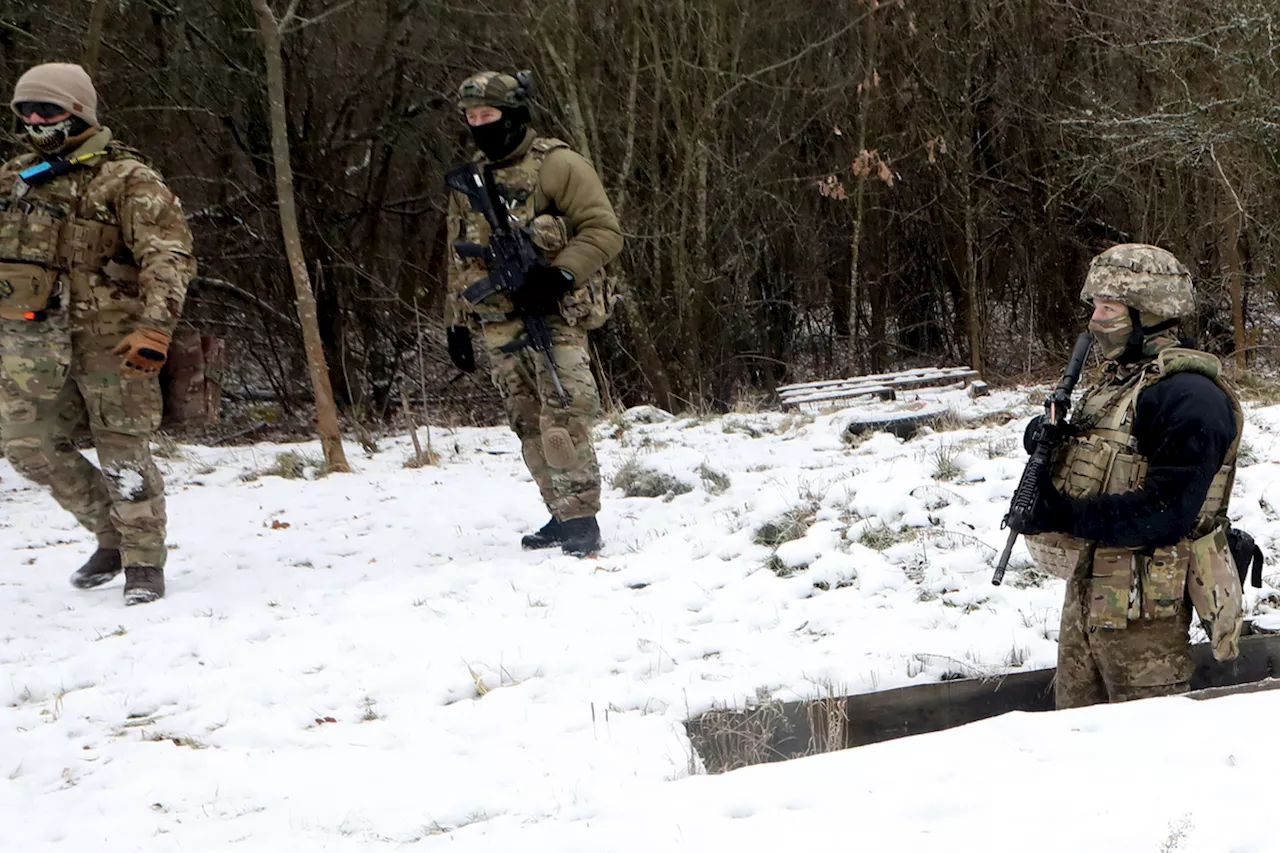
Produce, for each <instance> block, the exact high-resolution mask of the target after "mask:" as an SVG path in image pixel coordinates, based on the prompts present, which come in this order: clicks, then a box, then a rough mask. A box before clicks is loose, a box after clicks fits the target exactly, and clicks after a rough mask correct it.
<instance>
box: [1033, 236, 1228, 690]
mask: <svg viewBox="0 0 1280 853" xmlns="http://www.w3.org/2000/svg"><path fill="white" fill-rule="evenodd" d="M1081 297H1082V298H1083V299H1084V300H1085V301H1086V302H1087V303H1089V304H1091V305H1092V306H1093V317H1092V319H1091V321H1090V323H1089V330H1090V332H1091V333H1092V335H1093V337H1094V341H1095V345H1096V346H1097V348H1098V350H1099V351H1100V352H1101V355H1102V359H1103V360H1102V363H1101V366H1100V367H1099V369H1098V373H1097V375H1096V377H1095V381H1094V382H1093V384H1092V385H1091V387H1090V388H1089V389H1088V391H1087V392H1086V393H1085V394H1084V396H1083V397H1082V398H1081V400H1080V402H1079V404H1078V405H1077V406H1076V410H1075V412H1073V413H1072V416H1071V424H1072V434H1071V437H1070V438H1069V439H1068V440H1067V441H1066V442H1064V444H1063V446H1062V447H1061V448H1060V450H1059V455H1058V456H1057V457H1056V459H1055V460H1054V465H1053V471H1052V475H1051V476H1052V480H1051V482H1045V483H1042V484H1041V489H1040V491H1041V497H1040V501H1039V502H1038V503H1037V505H1036V509H1035V512H1034V516H1033V518H1032V524H1031V526H1030V528H1029V529H1028V531H1027V532H1028V533H1029V534H1034V535H1030V536H1029V537H1028V539H1027V547H1028V549H1029V550H1030V551H1031V554H1032V556H1033V557H1034V558H1035V560H1036V563H1037V565H1038V566H1039V567H1040V568H1041V569H1043V570H1044V571H1047V572H1049V573H1051V574H1054V575H1057V576H1058V577H1062V578H1065V579H1066V581H1067V590H1066V598H1065V600H1064V602H1063V606H1062V625H1061V630H1060V633H1059V637H1058V674H1057V679H1056V682H1055V688H1056V695H1057V706H1058V707H1059V708H1072V707H1077V706H1081V705H1091V704H1096V703H1100V702H1107V701H1111V702H1120V701H1125V700H1129V699H1141V698H1144V697H1148V696H1163V695H1169V694H1174V693H1182V692H1185V691H1186V690H1187V689H1188V687H1189V684H1190V680H1191V674H1192V670H1193V666H1192V662H1191V651H1190V641H1189V637H1188V628H1189V626H1190V623H1191V609H1192V608H1193V607H1194V609H1195V610H1196V612H1197V613H1198V614H1199V615H1200V619H1201V623H1202V625H1203V626H1204V628H1205V630H1206V631H1207V633H1208V634H1209V639H1210V642H1211V644H1212V647H1213V653H1214V656H1215V657H1216V658H1217V659H1219V660H1228V659H1230V658H1233V657H1235V656H1236V654H1237V653H1238V651H1239V638H1240V631H1241V627H1242V609H1241V599H1242V590H1241V586H1240V578H1239V575H1238V574H1237V572H1236V569H1235V565H1234V563H1233V562H1232V558H1231V553H1230V550H1229V548H1228V544H1227V531H1228V522H1227V503H1228V501H1229V499H1230V497H1231V486H1232V482H1233V480H1234V478H1235V464H1236V451H1237V450H1238V448H1239V445H1240V435H1241V432H1242V430H1243V428H1244V416H1243V413H1242V411H1241V409H1240V404H1239V402H1238V400H1237V399H1236V396H1235V394H1234V392H1233V391H1232V390H1231V388H1230V387H1229V386H1228V385H1227V384H1226V383H1225V382H1224V381H1223V379H1222V378H1221V376H1220V372H1221V370H1220V367H1221V366H1220V364H1219V362H1218V359H1217V358H1215V357H1214V356H1212V355H1209V354H1208V353H1204V352H1200V351H1198V350H1195V349H1191V348H1189V345H1188V346H1184V345H1182V344H1181V343H1180V342H1179V340H1178V337H1177V325H1178V321H1179V319H1180V318H1182V317H1185V316H1187V315H1188V314H1190V313H1191V312H1192V311H1193V310H1194V307H1195V294H1194V291H1193V288H1192V282H1191V276H1190V275H1189V274H1188V272H1187V270H1186V268H1185V267H1184V266H1183V265H1182V264H1181V263H1179V262H1178V260H1177V258H1175V257H1174V256H1173V255H1172V254H1170V253H1169V252H1167V251H1165V250H1164V249H1160V248H1158V247H1156V246H1148V245H1141V244H1129V243H1126V244H1123V245H1118V246H1113V247H1111V248H1110V249H1107V250H1106V251H1105V252H1103V253H1102V254H1100V255H1098V256H1097V257H1096V258H1094V259H1093V261H1092V263H1091V264H1090V266H1089V273H1088V276H1087V277H1086V279H1085V285H1084V290H1083V292H1082V293H1081ZM1028 435H1030V430H1029V431H1028Z"/></svg>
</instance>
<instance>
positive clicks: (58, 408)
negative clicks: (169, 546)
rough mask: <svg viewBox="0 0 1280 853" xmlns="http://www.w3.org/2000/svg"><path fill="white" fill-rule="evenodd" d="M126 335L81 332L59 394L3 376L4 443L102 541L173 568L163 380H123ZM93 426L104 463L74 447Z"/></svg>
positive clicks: (0, 429)
mask: <svg viewBox="0 0 1280 853" xmlns="http://www.w3.org/2000/svg"><path fill="white" fill-rule="evenodd" d="M118 341H119V338H116V337H112V338H111V339H102V338H100V337H94V336H88V335H80V334H77V335H76V336H75V338H74V339H73V344H72V347H71V352H72V355H71V366H70V371H69V375H68V377H67V379H66V381H65V382H63V384H62V386H61V389H60V390H58V391H57V393H56V396H52V397H49V396H35V395H32V394H29V393H27V392H25V391H24V390H23V389H22V388H21V387H19V385H18V383H17V382H15V381H14V380H13V378H11V376H10V375H9V374H8V372H4V373H0V443H2V444H3V446H4V455H5V458H7V459H8V460H9V462H10V463H11V464H12V465H13V467H14V468H15V469H17V470H18V472H19V473H20V474H22V475H23V476H25V477H26V478H27V479H29V480H31V481H33V482H35V483H38V484H40V485H42V486H48V487H49V488H50V489H51V490H52V492H53V497H54V499H55V500H57V502H58V503H59V504H60V505H61V506H62V508H63V509H65V510H67V511H68V512H70V513H71V514H72V515H74V516H75V517H76V520H77V521H79V522H80V524H81V525H82V526H83V527H84V528H85V529H86V530H89V531H90V532H92V533H93V534H94V535H95V536H96V537H97V538H98V545H99V546H100V547H103V548H119V549H120V552H121V554H120V556H121V561H122V562H123V563H124V565H126V566H153V567H156V568H163V567H164V563H165V556H166V554H167V551H166V549H165V542H164V539H165V522H166V517H165V505H164V480H163V478H162V477H161V475H160V471H159V469H157V468H156V465H155V462H154V460H153V459H152V458H151V434H152V433H153V432H154V431H155V429H156V428H157V427H158V426H159V425H160V415H161V408H162V403H161V397H160V384H159V380H158V379H156V378H155V377H152V378H149V379H127V380H126V379H122V378H121V377H120V374H119V370H120V356H118V355H112V354H111V348H112V347H113V346H115V344H116V343H117V342H118ZM2 345H3V342H0V346H2ZM86 426H87V427H88V431H89V434H90V436H91V437H92V439H93V445H94V447H95V449H96V450H97V452H98V463H99V464H100V465H101V466H102V467H101V469H99V468H96V467H94V465H93V464H92V463H91V462H89V460H88V459H86V458H85V457H84V456H82V455H81V454H80V453H79V451H77V450H76V449H75V447H74V446H72V443H71V437H72V434H73V433H75V432H76V431H77V430H82V429H83V428H84V427H86Z"/></svg>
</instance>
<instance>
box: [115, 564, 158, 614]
mask: <svg viewBox="0 0 1280 853" xmlns="http://www.w3.org/2000/svg"><path fill="white" fill-rule="evenodd" d="M158 598H164V569H157V568H155V567H154V566H126V567H125V570H124V603H125V605H133V604H146V603H147V602H149V601H155V600H156V599H158Z"/></svg>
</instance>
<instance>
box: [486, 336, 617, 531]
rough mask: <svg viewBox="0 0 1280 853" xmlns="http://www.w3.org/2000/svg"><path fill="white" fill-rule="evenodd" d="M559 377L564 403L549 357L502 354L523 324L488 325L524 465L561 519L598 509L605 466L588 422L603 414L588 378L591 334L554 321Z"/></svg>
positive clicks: (498, 381)
mask: <svg viewBox="0 0 1280 853" xmlns="http://www.w3.org/2000/svg"><path fill="white" fill-rule="evenodd" d="M548 322H549V324H550V326H551V340H552V351H553V353H554V358H555V370H556V374H557V375H558V376H559V377H560V384H561V385H562V386H563V387H564V390H565V392H566V393H567V394H568V395H569V402H568V405H565V404H563V403H562V402H561V401H560V398H559V396H558V395H557V393H556V390H555V385H554V383H553V382H552V379H551V373H550V370H549V367H548V365H547V363H546V358H545V357H544V356H543V355H542V354H541V353H539V352H537V351H536V350H534V349H532V348H530V347H523V348H520V349H517V350H515V351H514V352H504V351H503V347H504V346H506V345H508V344H510V343H512V342H513V341H519V340H521V339H522V338H523V336H524V325H523V323H522V322H520V321H519V320H515V321H507V322H502V323H486V324H485V325H484V338H485V345H486V347H487V348H488V351H489V363H490V365H492V378H493V384H494V385H495V386H497V388H498V390H499V391H501V392H502V402H503V406H504V408H505V409H506V412H507V419H508V421H509V422H510V424H511V428H512V429H513V430H514V431H515V434H516V436H517V437H518V438H519V439H520V449H521V452H522V453H523V454H524V462H525V465H527V466H528V468H529V473H530V474H532V475H533V480H534V482H535V483H537V484H538V490H539V491H540V492H541V493H542V500H543V502H544V503H545V504H546V505H547V509H548V510H549V511H550V512H551V514H552V515H553V516H555V517H556V518H557V519H559V520H560V521H566V520H568V519H571V518H582V517H584V516H589V515H595V514H596V513H598V512H599V511H600V465H599V463H598V462H597V461H596V451H595V448H594V447H593V446H592V444H591V425H592V423H593V422H594V421H595V419H596V418H597V417H599V415H600V392H599V391H598V390H597V388H596V380H595V377H593V376H592V375H591V356H590V355H589V354H588V351H587V333H586V332H585V331H583V330H582V329H579V328H576V327H574V326H570V325H568V324H567V323H565V322H564V321H563V320H561V319H560V318H558V317H552V318H549V321H548Z"/></svg>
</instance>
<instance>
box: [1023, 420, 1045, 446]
mask: <svg viewBox="0 0 1280 853" xmlns="http://www.w3.org/2000/svg"><path fill="white" fill-rule="evenodd" d="M1042 420H1044V415H1036V416H1035V417H1034V418H1032V419H1031V420H1030V421H1029V422H1028V423H1027V428H1026V430H1025V431H1024V432H1023V433H1022V447H1023V449H1025V450H1026V451H1027V454H1028V455H1030V454H1032V453H1034V452H1035V449H1036V445H1035V435H1036V430H1037V429H1039V428H1040V422H1041V421H1042Z"/></svg>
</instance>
